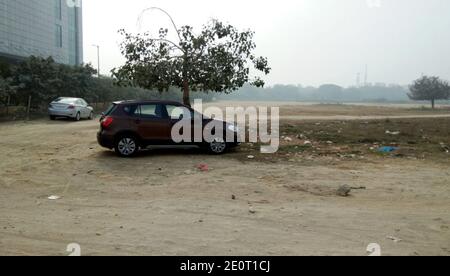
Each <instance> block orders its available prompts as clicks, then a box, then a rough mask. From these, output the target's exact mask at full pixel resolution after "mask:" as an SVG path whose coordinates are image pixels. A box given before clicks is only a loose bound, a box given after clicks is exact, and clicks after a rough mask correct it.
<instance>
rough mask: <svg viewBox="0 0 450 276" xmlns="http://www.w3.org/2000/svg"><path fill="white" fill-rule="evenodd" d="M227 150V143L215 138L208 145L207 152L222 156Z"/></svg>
mask: <svg viewBox="0 0 450 276" xmlns="http://www.w3.org/2000/svg"><path fill="white" fill-rule="evenodd" d="M226 150H227V143H225V141H224V140H223V139H222V138H215V139H214V141H212V142H211V143H209V152H211V153H212V154H222V153H224V152H225V151H226Z"/></svg>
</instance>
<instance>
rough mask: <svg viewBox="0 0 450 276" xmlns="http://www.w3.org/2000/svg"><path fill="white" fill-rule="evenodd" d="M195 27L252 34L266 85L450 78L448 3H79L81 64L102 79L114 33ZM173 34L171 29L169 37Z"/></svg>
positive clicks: (115, 51)
mask: <svg viewBox="0 0 450 276" xmlns="http://www.w3.org/2000/svg"><path fill="white" fill-rule="evenodd" d="M154 6H156V7H160V8H163V9H164V10H166V11H167V12H169V13H170V14H171V16H172V17H173V19H174V20H175V22H176V24H177V25H178V27H180V26H182V25H191V26H193V27H194V28H195V29H196V30H199V29H200V28H201V26H202V25H203V24H204V23H206V22H207V21H208V20H209V19H211V18H217V19H219V20H222V21H224V22H227V23H230V24H232V25H234V26H236V27H237V28H239V29H241V30H245V29H251V30H253V31H255V32H256V35H255V42H256V45H257V48H256V53H257V54H258V55H261V56H266V57H267V58H268V59H269V64H270V66H271V67H272V72H271V74H270V75H269V76H266V77H265V78H264V79H265V80H266V82H267V84H269V85H274V84H293V85H298V84H301V85H303V86H310V85H311V86H319V85H321V84H325V83H327V84H328V83H333V84H338V85H341V86H351V85H355V84H356V82H357V74H358V73H360V74H361V77H360V79H361V82H364V79H365V71H366V69H365V68H366V65H367V68H368V69H367V72H368V73H367V80H368V82H370V83H386V84H391V83H397V84H402V85H406V84H409V83H411V82H412V80H414V79H417V78H418V77H420V76H421V75H422V74H425V75H437V76H440V77H441V78H443V79H447V80H450V16H449V12H450V1H448V0H277V1H274V0H226V1H223V0H191V1H187V0H163V1H160V0H126V1H125V0H116V1H111V0H84V1H83V28H84V30H83V31H84V61H85V63H91V64H92V65H93V66H94V67H97V49H96V48H95V47H93V46H92V45H93V44H97V45H100V70H101V73H102V74H105V75H106V74H109V73H110V70H111V69H112V68H114V67H119V66H120V65H121V64H123V62H124V60H123V58H122V55H121V53H120V49H119V43H120V42H121V40H122V38H121V36H120V35H119V34H118V33H117V31H118V30H119V29H121V28H124V29H126V30H127V31H129V32H139V31H141V32H142V31H150V32H154V33H157V30H158V29H159V28H160V27H164V28H168V29H169V30H170V28H171V24H170V21H169V19H168V18H167V17H166V16H165V15H164V14H163V13H161V12H157V11H151V12H148V13H144V16H143V19H142V21H141V23H140V24H138V17H139V15H140V14H141V12H142V11H143V10H144V9H146V8H149V7H154ZM174 34H175V33H174V32H173V31H172V35H174Z"/></svg>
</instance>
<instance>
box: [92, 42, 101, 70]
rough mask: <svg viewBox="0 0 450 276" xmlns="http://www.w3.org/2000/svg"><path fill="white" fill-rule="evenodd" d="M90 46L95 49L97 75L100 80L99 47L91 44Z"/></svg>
mask: <svg viewBox="0 0 450 276" xmlns="http://www.w3.org/2000/svg"><path fill="white" fill-rule="evenodd" d="M92 46H93V47H96V48H97V74H98V77H99V78H100V46H99V45H95V44H93V45H92Z"/></svg>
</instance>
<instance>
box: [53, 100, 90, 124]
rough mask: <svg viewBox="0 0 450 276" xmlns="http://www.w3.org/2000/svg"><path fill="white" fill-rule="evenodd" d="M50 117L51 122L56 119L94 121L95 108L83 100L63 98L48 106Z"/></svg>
mask: <svg viewBox="0 0 450 276" xmlns="http://www.w3.org/2000/svg"><path fill="white" fill-rule="evenodd" d="M48 115H49V116H50V119H51V120H55V119H56V118H59V117H63V118H70V119H73V120H75V121H79V120H81V119H89V120H92V119H94V108H93V107H91V106H89V105H88V104H87V102H86V101H85V100H83V99H81V98H69V97H61V98H58V99H56V100H54V101H53V102H51V103H50V104H49V106H48Z"/></svg>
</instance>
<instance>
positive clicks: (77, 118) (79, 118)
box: [74, 112, 81, 122]
mask: <svg viewBox="0 0 450 276" xmlns="http://www.w3.org/2000/svg"><path fill="white" fill-rule="evenodd" d="M74 120H75V121H77V122H78V121H80V120H81V114H80V112H78V113H77V115H75V118H74Z"/></svg>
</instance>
